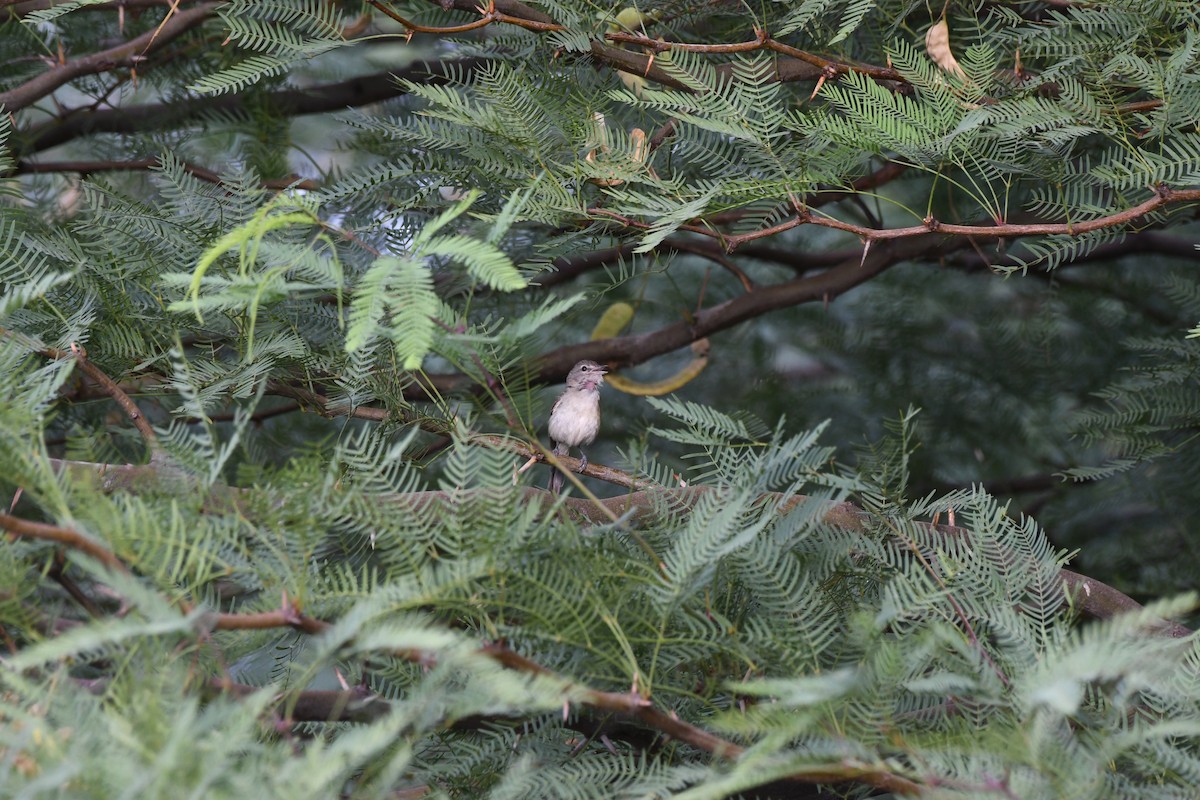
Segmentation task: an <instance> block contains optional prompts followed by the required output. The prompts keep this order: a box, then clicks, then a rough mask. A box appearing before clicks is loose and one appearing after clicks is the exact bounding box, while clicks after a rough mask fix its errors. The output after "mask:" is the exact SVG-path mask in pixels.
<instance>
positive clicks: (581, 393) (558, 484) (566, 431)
mask: <svg viewBox="0 0 1200 800" xmlns="http://www.w3.org/2000/svg"><path fill="white" fill-rule="evenodd" d="M606 372H608V370H606V369H605V368H604V367H602V366H600V365H599V364H597V363H596V362H595V361H580V362H579V363H578V364H576V365H575V366H573V367H571V372H570V373H569V374H568V375H567V390H566V391H565V392H563V393H562V396H560V397H559V398H558V400H556V401H555V403H554V408H552V409H551V410H550V424H549V426H547V427H548V430H549V433H550V441H551V443H552V444H553V445H554V455H556V456H565V455H568V454H569V453H570V452H571V448H572V447H577V448H579V471H580V472H582V471H583V470H585V469H587V464H588V459H587V453H585V452H583V447H584V445H589V444H591V443H592V442H594V441H596V434H597V433H598V432H599V431H600V387H601V386H602V385H603V384H604V373H606ZM562 485H563V475H562V473H561V472H559V471H558V470H555V471H554V474H553V475H551V476H550V491H551V492H554V493H555V494H558V492H559V491H560V490H561V489H562Z"/></svg>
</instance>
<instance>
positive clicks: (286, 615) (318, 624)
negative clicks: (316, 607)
mask: <svg viewBox="0 0 1200 800" xmlns="http://www.w3.org/2000/svg"><path fill="white" fill-rule="evenodd" d="M213 627H214V628H215V629H216V630H221V631H239V630H242V631H245V630H264V629H267V628H295V629H296V630H298V631H304V632H305V633H307V634H309V635H310V636H316V635H317V634H320V633H324V632H325V631H327V630H328V629H329V628H330V627H332V626H331V625H330V623H328V622H325V621H324V620H319V619H316V618H315V617H310V616H308V615H306V614H302V613H300V611H299V610H297V609H296V608H295V607H294V606H292V605H290V604H288V605H287V606H285V607H284V608H280V609H278V610H276V611H263V612H260V613H254V614H217V615H216V622H215V624H214V625H213Z"/></svg>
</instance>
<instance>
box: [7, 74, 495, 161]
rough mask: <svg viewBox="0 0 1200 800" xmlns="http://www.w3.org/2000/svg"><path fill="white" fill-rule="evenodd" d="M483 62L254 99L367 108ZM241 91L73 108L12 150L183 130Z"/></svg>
mask: <svg viewBox="0 0 1200 800" xmlns="http://www.w3.org/2000/svg"><path fill="white" fill-rule="evenodd" d="M487 63H488V59H485V58H478V57H471V58H463V59H458V60H451V61H419V62H417V63H416V64H413V65H412V66H410V67H409V68H408V69H405V70H401V71H395V70H391V71H386V72H377V73H374V74H372V75H363V76H360V77H357V78H350V79H349V80H345V81H339V82H337V83H328V84H324V85H320V86H312V87H308V88H305V89H282V90H280V91H275V92H266V93H263V94H259V95H256V96H254V100H253V102H254V103H255V104H259V103H261V104H262V105H264V106H265V107H267V108H270V109H271V110H272V112H274V113H276V114H280V115H283V116H289V117H294V116H302V115H305V114H322V113H326V112H329V111H340V110H342V109H346V108H355V107H358V106H364V105H370V104H371V103H378V102H381V101H383V100H389V99H391V98H393V97H400V96H402V95H405V94H407V93H408V90H407V89H405V88H404V86H403V85H402V84H401V82H400V81H401V80H410V81H414V82H418V83H425V84H428V85H431V86H437V85H440V84H443V83H446V82H447V81H448V80H450V77H451V75H459V74H463V73H469V72H472V71H474V70H476V69H478V68H479V67H480V66H482V65H484V64H487ZM248 99H249V98H247V97H246V96H244V95H243V94H242V93H232V94H224V95H217V96H214V97H200V98H195V99H192V100H181V101H175V102H170V103H151V104H146V105H132V106H124V107H121V108H112V109H106V110H103V111H90V110H89V109H88V108H82V109H75V110H74V111H69V112H67V113H66V114H64V115H62V116H60V117H59V118H58V119H55V120H52V121H50V122H44V123H41V124H39V125H34V126H31V127H29V128H27V129H25V130H23V131H20V132H19V133H15V134H14V137H13V138H14V140H15V141H16V147H15V149H16V150H17V151H19V152H20V153H22V154H25V155H28V154H30V153H35V152H38V151H41V150H46V149H49V148H51V147H55V146H57V145H60V144H62V143H64V142H67V141H70V140H72V139H75V138H77V137H79V136H84V135H87V134H92V133H135V132H139V131H145V130H148V129H151V128H168V127H183V126H185V125H188V124H190V123H192V122H194V121H196V120H197V119H200V118H202V117H204V116H207V115H230V114H238V113H242V112H243V111H245V109H246V104H247V102H248Z"/></svg>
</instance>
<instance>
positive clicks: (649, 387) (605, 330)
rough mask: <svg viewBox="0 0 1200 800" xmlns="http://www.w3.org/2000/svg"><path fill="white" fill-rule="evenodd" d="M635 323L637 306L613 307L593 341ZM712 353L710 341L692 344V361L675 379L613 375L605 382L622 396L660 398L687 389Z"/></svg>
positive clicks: (599, 326) (619, 304)
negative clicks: (710, 351)
mask: <svg viewBox="0 0 1200 800" xmlns="http://www.w3.org/2000/svg"><path fill="white" fill-rule="evenodd" d="M632 321H633V306H631V305H629V304H628V303H613V304H612V305H611V306H609V307H608V310H607V311H605V312H604V314H603V315H602V316H601V317H600V321H599V322H597V323H596V327H595V328H593V329H592V341H595V340H597V339H609V338H611V337H613V336H617V335H619V334H620V333H621V331H623V330H625V328H626V326H628V325H629V323H630V322H632ZM708 350H709V343H708V339H700V340H698V341H695V342H692V360H691V361H689V362H688V363H687V364H685V365H684V366H683V368H682V369H680V370H679V371H678V372H676V373H675V374H674V375H672V376H671V377H669V378H664V379H662V380H660V381H651V382H642V381H635V380H630V379H629V378H624V377H622V376H620V375H615V374H611V373H610V374H609V375H608V377H607V378H605V382H606V383H607V384H608V385H609V386H611V387H613V388H614V389H616V390H617V391H618V392H625V394H632V395H637V396H639V397H646V396H651V397H657V396H659V395H664V394H668V393H670V392H673V391H675V390H676V389H678V388H680V387H682V386H684V385H685V384H686V383H687V382H688V381H690V380H692V379H693V378H695V377H696V376H697V375H699V374H700V373H701V372H703V371H704V368H705V367H707V366H708Z"/></svg>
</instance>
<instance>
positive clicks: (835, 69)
mask: <svg viewBox="0 0 1200 800" xmlns="http://www.w3.org/2000/svg"><path fill="white" fill-rule="evenodd" d="M604 38H605V39H607V40H608V41H610V42H619V43H622V44H632V45H637V46H638V47H642V48H644V49H646V50H649V51H651V52H654V53H662V52H665V51H667V50H684V51H687V52H690V53H707V54H717V53H749V52H752V51H755V50H772V51H774V52H776V53H779V54H781V55H785V56H790V57H791V58H794V59H796V60H797V61H802V62H804V63H806V64H809V65H811V66H813V67H816V68H817V70H818V73H819V74H824V75H827V76H828V77H831V78H832V77H835V76H837V75H844V74H845V73H847V72H859V73H862V74H863V75H868V76H870V77H872V78H874V79H876V80H885V81H893V82H895V83H907V82H908V81H907V79H905V77H904V76H903V75H901V74H900V73H899V72H898V71H897V70H895V69H892V68H891V67H872V66H860V65H855V64H844V63H842V62H839V61H834V60H832V59H828V58H824V57H822V56H818V55H815V54H813V53H809V52H806V51H804V50H799V49H797V48H795V47H791V46H789V45H786V44H783V43H782V42H778V41H776V40H775V39H772V38H771V37H770V36H768V35H767V32H766V31H765V30H764V29H762V28H755V30H754V38H753V39H750V40H748V41H745V42H734V43H732V44H701V43H698V42H666V41H662V40H661V39H651V38H650V37H649V36H644V35H642V34H637V33H620V32H618V33H609V34H607V35H606V36H605V37H604ZM813 77H816V76H815V75H814V76H813Z"/></svg>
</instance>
